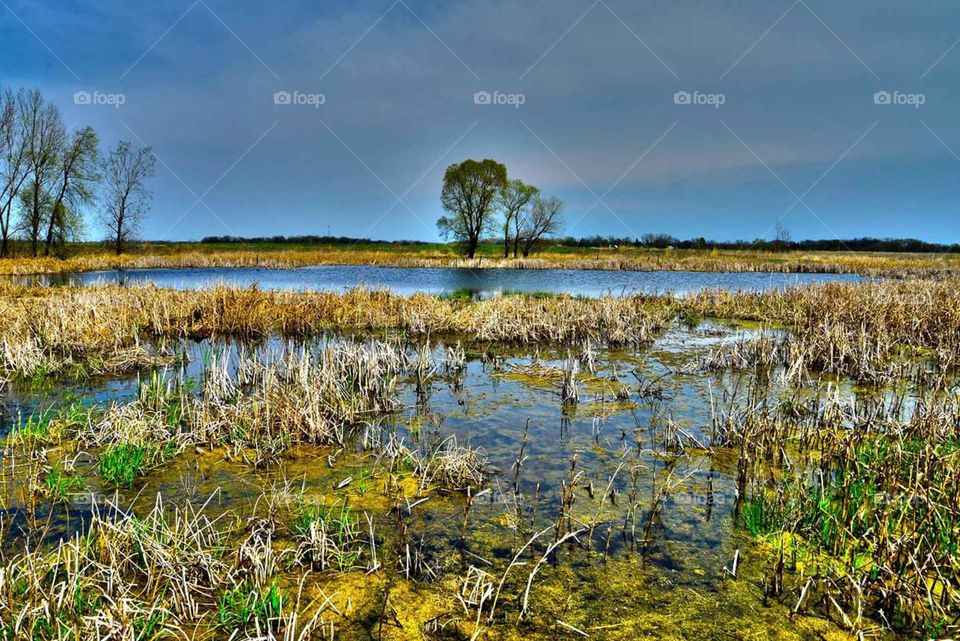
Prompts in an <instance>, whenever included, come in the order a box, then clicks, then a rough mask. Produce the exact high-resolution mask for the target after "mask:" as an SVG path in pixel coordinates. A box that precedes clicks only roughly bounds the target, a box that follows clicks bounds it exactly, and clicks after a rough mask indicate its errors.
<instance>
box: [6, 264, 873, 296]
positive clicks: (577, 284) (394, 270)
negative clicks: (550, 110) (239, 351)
mask: <svg viewBox="0 0 960 641" xmlns="http://www.w3.org/2000/svg"><path fill="white" fill-rule="evenodd" d="M13 279H14V281H15V282H17V283H20V284H41V285H89V284H95V283H101V282H120V283H130V284H135V283H153V284H155V285H158V286H160V287H170V288H176V289H201V288H204V287H209V286H211V285H216V284H218V283H224V284H227V285H235V286H240V287H250V286H252V285H257V286H258V287H261V288H263V289H287V290H298V291H317V290H323V291H343V290H346V289H351V288H355V287H361V286H363V287H369V288H374V289H389V290H391V291H393V292H395V293H398V294H412V293H415V292H425V293H431V294H452V293H454V292H463V293H469V294H470V295H472V296H474V297H478V298H484V297H488V296H490V295H492V294H494V293H495V292H516V293H527V294H535V293H553V294H556V293H569V294H572V295H574V296H589V297H594V296H601V295H604V294H612V295H614V296H617V295H624V294H638V293H643V294H663V293H673V294H675V295H678V296H683V295H685V294H688V293H691V292H696V291H699V290H702V289H705V288H713V289H718V288H726V289H730V290H738V289H742V290H750V291H759V290H766V289H777V288H780V289H782V288H785V287H791V286H796V285H803V284H809V283H820V282H858V281H861V280H864V279H863V277H861V276H857V275H854V274H785V273H767V272H691V271H646V272H644V271H603V270H584V269H463V268H432V267H418V268H405V267H375V266H367V265H344V266H317V267H299V268H294V269H256V268H243V267H237V268H188V269H166V268H163V269H136V270H125V271H96V272H85V273H74V274H56V275H35V276H16V277H13Z"/></svg>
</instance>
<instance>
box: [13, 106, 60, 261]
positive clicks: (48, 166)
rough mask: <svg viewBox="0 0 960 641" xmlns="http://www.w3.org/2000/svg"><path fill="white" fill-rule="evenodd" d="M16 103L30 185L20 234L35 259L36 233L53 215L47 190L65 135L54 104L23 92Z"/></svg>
mask: <svg viewBox="0 0 960 641" xmlns="http://www.w3.org/2000/svg"><path fill="white" fill-rule="evenodd" d="M20 103H21V107H20V109H21V110H22V118H23V120H24V129H25V132H24V134H25V136H26V143H27V147H28V149H27V168H28V170H29V172H30V177H31V178H30V180H31V182H30V184H31V186H32V188H31V189H30V192H29V193H30V196H31V199H30V202H29V203H27V207H26V211H25V212H24V216H23V220H24V222H25V225H24V232H26V234H27V238H28V239H29V240H30V245H31V249H32V252H33V255H34V256H36V255H37V252H38V250H39V246H40V231H41V229H42V228H43V225H44V222H45V221H46V219H47V216H48V215H49V216H52V215H53V208H52V207H51V206H50V203H49V202H47V201H48V200H49V198H48V197H49V188H50V186H51V183H52V182H53V180H54V179H55V177H56V174H57V167H58V164H59V162H60V156H61V153H62V151H63V146H64V143H65V141H66V136H67V133H66V130H65V129H64V126H63V119H62V118H61V117H60V110H59V109H58V108H57V106H56V105H55V104H53V103H50V102H47V100H46V99H44V97H43V94H42V93H41V92H40V90H38V89H34V90H32V91H28V92H26V93H25V94H23V95H22V97H21V100H20Z"/></svg>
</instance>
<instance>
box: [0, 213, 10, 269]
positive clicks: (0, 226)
mask: <svg viewBox="0 0 960 641" xmlns="http://www.w3.org/2000/svg"><path fill="white" fill-rule="evenodd" d="M12 204H13V202H12V200H11V202H10V203H8V204H7V205H6V206H5V207H0V258H6V257H7V251H8V250H9V248H10V245H9V243H10V219H9V215H10V213H9V212H10V207H11V206H12Z"/></svg>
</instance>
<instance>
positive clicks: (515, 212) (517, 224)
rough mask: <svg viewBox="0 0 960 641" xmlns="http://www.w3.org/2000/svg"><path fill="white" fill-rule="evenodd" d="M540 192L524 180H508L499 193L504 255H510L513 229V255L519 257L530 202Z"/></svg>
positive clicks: (498, 200) (498, 204)
mask: <svg viewBox="0 0 960 641" xmlns="http://www.w3.org/2000/svg"><path fill="white" fill-rule="evenodd" d="M539 193H540V190H539V189H537V188H536V187H534V186H533V185H528V184H526V183H524V182H523V181H522V180H519V179H514V180H508V181H507V184H506V185H505V186H504V187H503V189H501V190H500V193H499V194H497V206H498V208H499V209H500V210H501V211H502V212H503V257H504V258H507V257H509V256H510V244H511V242H510V241H511V238H510V232H511V230H512V231H513V239H512V240H513V257H514V258H516V257H517V249H518V246H519V244H520V229H521V228H522V227H523V225H524V223H525V221H526V217H527V214H528V212H529V208H530V204H531V203H532V202H533V199H534V198H535V197H536V196H537V195H538V194H539Z"/></svg>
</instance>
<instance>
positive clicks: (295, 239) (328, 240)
mask: <svg viewBox="0 0 960 641" xmlns="http://www.w3.org/2000/svg"><path fill="white" fill-rule="evenodd" d="M200 242H201V243H273V244H290V245H353V244H359V245H423V246H426V245H433V244H434V243H428V242H426V241H421V240H375V239H373V238H351V237H350V236H251V237H246V236H206V237H205V238H203V239H201V240H200Z"/></svg>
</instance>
